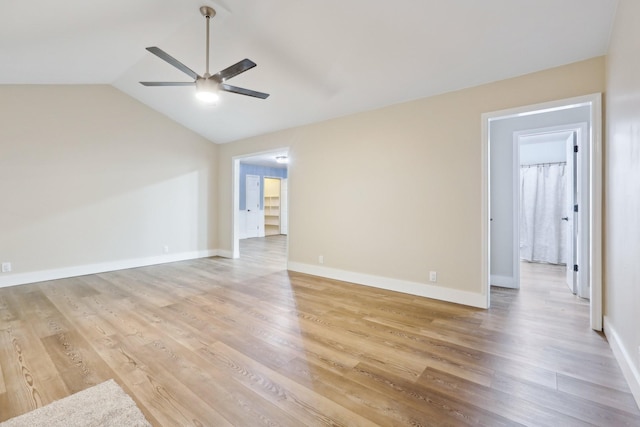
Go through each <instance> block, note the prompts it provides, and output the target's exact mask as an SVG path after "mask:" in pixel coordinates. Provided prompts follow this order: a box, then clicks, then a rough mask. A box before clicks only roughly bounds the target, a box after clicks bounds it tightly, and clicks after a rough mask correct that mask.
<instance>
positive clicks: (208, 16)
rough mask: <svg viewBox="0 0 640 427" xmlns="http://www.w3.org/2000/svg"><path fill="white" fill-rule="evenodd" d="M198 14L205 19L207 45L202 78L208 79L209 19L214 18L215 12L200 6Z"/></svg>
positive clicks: (210, 8)
mask: <svg viewBox="0 0 640 427" xmlns="http://www.w3.org/2000/svg"><path fill="white" fill-rule="evenodd" d="M200 13H201V14H202V16H204V17H205V18H206V19H207V43H206V48H207V52H206V58H207V59H206V61H207V64H206V69H205V73H204V76H203V77H204V78H205V79H206V78H209V77H211V74H209V21H210V20H211V18H213V17H214V16H216V11H215V10H214V9H213V8H212V7H209V6H202V7H200Z"/></svg>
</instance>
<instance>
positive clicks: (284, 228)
mask: <svg viewBox="0 0 640 427" xmlns="http://www.w3.org/2000/svg"><path fill="white" fill-rule="evenodd" d="M288 193H289V188H288V181H287V179H286V178H283V179H282V180H280V234H289V194H288Z"/></svg>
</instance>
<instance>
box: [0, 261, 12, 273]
mask: <svg viewBox="0 0 640 427" xmlns="http://www.w3.org/2000/svg"><path fill="white" fill-rule="evenodd" d="M2 272H3V273H10V272H11V263H10V262H3V263H2Z"/></svg>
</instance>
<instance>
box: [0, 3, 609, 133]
mask: <svg viewBox="0 0 640 427" xmlns="http://www.w3.org/2000/svg"><path fill="white" fill-rule="evenodd" d="M203 5H208V6H211V7H213V8H214V9H216V11H217V15H216V16H215V17H214V18H213V19H212V21H211V43H212V46H211V70H212V72H215V71H218V70H221V69H223V68H226V67H228V66H229V65H231V64H234V63H235V62H237V61H239V60H241V59H244V58H250V59H251V60H253V61H254V62H256V63H257V64H258V66H257V67H256V68H254V69H252V70H250V71H247V72H246V73H243V74H241V75H239V76H237V77H235V78H234V79H233V80H230V81H229V83H230V84H233V85H236V86H241V87H246V88H249V89H254V90H258V91H262V92H268V93H270V94H271V96H270V97H269V98H268V99H266V100H260V99H255V98H250V97H246V96H241V95H236V94H230V93H223V95H222V99H221V101H220V103H219V104H218V105H216V106H213V107H211V106H205V105H203V104H201V103H200V102H199V101H198V100H197V99H196V98H195V97H194V89H193V88H190V87H177V88H168V87H163V88H156V87H143V86H142V85H140V84H139V83H138V82H139V81H141V80H145V81H154V80H156V81H157V80H160V81H176V80H178V81H188V80H189V77H188V76H186V75H184V74H182V73H181V72H180V71H178V70H176V69H175V68H173V67H171V66H170V65H169V64H167V63H165V62H163V61H161V60H160V59H158V58H157V57H155V56H154V55H152V54H150V53H148V52H147V51H146V50H145V47H147V46H158V47H160V48H161V49H163V50H164V51H166V52H168V53H169V54H171V55H172V56H174V57H175V58H177V59H178V60H180V61H181V62H183V63H184V64H186V65H187V66H189V67H190V68H192V69H193V70H194V71H196V72H197V73H199V74H203V73H204V68H205V20H204V18H203V17H202V16H201V15H200V12H199V10H198V9H199V7H200V6H203ZM616 6H617V1H615V0H561V1H558V0H533V1H524V0H483V1H478V0H446V1H444V0H396V1H393V2H383V1H380V0H349V1H344V0H323V1H317V0H314V1H312V0H270V1H264V0H218V1H208V0H135V1H132V0H95V1H86V0H60V1H56V2H54V1H50V0H32V1H24V0H5V1H2V2H0V64H1V65H0V84H93V83H95V84H111V85H113V86H115V87H116V88H118V89H120V90H122V91H123V92H124V93H126V94H128V95H130V96H132V97H134V98H136V99H138V100H140V101H141V102H143V103H145V104H147V105H148V106H150V107H151V108H153V109H155V110H157V111H159V112H161V113H163V114H165V115H167V116H168V117H170V118H171V119H173V120H175V121H177V122H179V123H181V124H183V125H184V126H186V127H188V128H190V129H192V130H193V131H195V132H197V133H199V134H201V135H202V136H204V137H205V138H207V139H209V140H211V141H212V142H215V143H226V142H230V141H235V140H238V139H242V138H245V137H249V136H253V135H259V134H263V133H267V132H272V131H276V130H279V129H284V128H289V127H293V126H298V125H302V124H308V123H313V122H318V121H322V120H326V119H329V118H333V117H338V116H342V115H346V114H350V113H355V112H359V111H365V110H371V109H375V108H379V107H382V106H386V105H391V104H395V103H400V102H404V101H408V100H412V99H417V98H422V97H427V96H431V95H435V94H439V93H444V92H448V91H452V90H457V89H461V88H465V87H471V86H475V85H478V84H483V83H487V82H491V81H496V80H501V79H505V78H509V77H514V76H517V75H522V74H526V73H530V72H534V71H539V70H542V69H546V68H550V67H554V66H559V65H563V64H568V63H571V62H576V61H580V60H583V59H587V58H591V57H595V56H600V55H603V54H605V53H606V51H607V46H608V41H609V34H610V31H611V27H612V23H613V18H614V15H615V9H616Z"/></svg>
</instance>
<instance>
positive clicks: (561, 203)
mask: <svg viewBox="0 0 640 427" xmlns="http://www.w3.org/2000/svg"><path fill="white" fill-rule="evenodd" d="M577 111H579V110H577ZM587 113H588V111H584V115H585V119H588V114H587ZM558 117H564V116H563V115H558ZM588 128H589V125H588V122H583V123H578V124H563V125H560V126H553V127H547V128H541V129H527V130H522V131H517V132H515V133H514V138H513V142H514V174H513V176H514V177H515V178H516V181H515V182H514V184H515V185H514V186H513V188H514V194H513V200H514V207H513V213H514V217H513V224H514V249H513V250H514V253H515V254H516V255H517V256H518V259H517V260H516V262H517V265H516V266H515V269H514V277H515V280H514V285H515V286H514V287H515V288H519V287H520V285H521V280H520V279H521V277H520V276H521V275H520V272H521V271H522V270H526V272H527V276H528V281H529V282H530V283H531V282H533V283H537V282H538V281H536V280H535V279H536V276H537V275H538V274H537V272H541V273H540V274H539V276H540V278H541V279H542V278H543V277H544V278H547V279H549V278H550V279H551V280H555V281H558V282H564V284H565V285H566V286H567V288H568V290H569V291H570V292H571V293H572V294H574V295H577V296H578V297H580V298H584V299H589V297H590V295H589V294H590V292H589V280H588V268H586V266H587V263H588V262H589V259H588V256H587V255H588V246H585V244H584V243H585V242H589V239H590V237H589V232H590V230H589V227H587V226H585V225H586V224H588V219H589V218H588V215H586V214H588V210H587V209H579V208H580V206H583V207H586V206H588V205H589V199H588V196H589V179H588V178H589V173H588V168H586V167H585V165H588V163H589V159H588V154H589V152H588V151H589V150H587V149H586V148H587V147H588V146H589V141H588ZM536 264H538V265H536ZM580 266H582V268H580Z"/></svg>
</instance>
